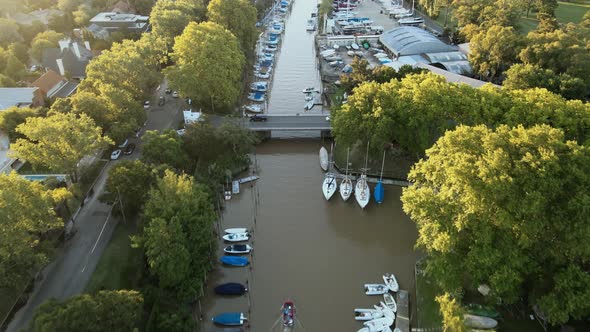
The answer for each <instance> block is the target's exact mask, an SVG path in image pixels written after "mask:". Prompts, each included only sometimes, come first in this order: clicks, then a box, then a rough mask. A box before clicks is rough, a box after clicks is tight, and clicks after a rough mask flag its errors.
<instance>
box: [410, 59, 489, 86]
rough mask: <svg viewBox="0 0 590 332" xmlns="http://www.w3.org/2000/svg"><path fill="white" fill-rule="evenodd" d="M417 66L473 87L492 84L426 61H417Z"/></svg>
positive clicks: (448, 80)
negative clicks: (428, 63)
mask: <svg viewBox="0 0 590 332" xmlns="http://www.w3.org/2000/svg"><path fill="white" fill-rule="evenodd" d="M415 66H416V67H418V68H424V69H428V70H429V71H431V72H433V73H435V74H437V75H441V76H443V77H444V78H445V79H446V80H447V82H451V83H461V84H467V85H469V86H471V87H472V88H481V87H482V86H484V85H486V84H491V83H488V82H484V81H480V80H476V79H475V78H470V77H467V76H463V75H459V74H455V73H452V72H450V71H446V70H444V69H440V68H437V67H435V66H432V65H427V64H425V63H417V64H416V65H415ZM492 85H493V86H496V87H499V86H498V85H494V84H492Z"/></svg>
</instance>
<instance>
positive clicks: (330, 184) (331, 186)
mask: <svg viewBox="0 0 590 332" xmlns="http://www.w3.org/2000/svg"><path fill="white" fill-rule="evenodd" d="M333 149H334V145H332V149H330V158H331V157H332V150H333ZM329 165H330V166H331V165H332V160H330V163H329ZM330 166H328V170H329V169H330ZM337 188H338V182H336V175H335V174H334V173H331V172H328V173H326V177H325V178H324V183H322V192H323V193H324V197H325V198H326V200H327V201H329V200H330V198H332V196H333V195H334V193H335V192H336V189H337Z"/></svg>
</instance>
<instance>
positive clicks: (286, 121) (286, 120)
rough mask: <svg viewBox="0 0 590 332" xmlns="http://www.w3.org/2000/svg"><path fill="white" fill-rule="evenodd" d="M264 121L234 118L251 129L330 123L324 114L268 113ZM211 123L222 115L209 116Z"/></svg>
mask: <svg viewBox="0 0 590 332" xmlns="http://www.w3.org/2000/svg"><path fill="white" fill-rule="evenodd" d="M264 117H265V118H266V121H248V120H247V119H245V118H240V119H235V120H234V121H236V122H239V123H241V124H242V125H243V126H244V127H247V128H250V130H253V131H268V130H275V131H276V130H290V131H291V130H295V131H305V130H330V129H332V124H331V123H330V120H329V117H327V116H326V115H269V114H265V115H264ZM209 118H210V121H211V123H213V124H215V125H218V124H220V123H221V122H222V121H224V118H223V117H214V116H209Z"/></svg>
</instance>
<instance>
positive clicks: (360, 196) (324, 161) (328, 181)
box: [319, 144, 385, 209]
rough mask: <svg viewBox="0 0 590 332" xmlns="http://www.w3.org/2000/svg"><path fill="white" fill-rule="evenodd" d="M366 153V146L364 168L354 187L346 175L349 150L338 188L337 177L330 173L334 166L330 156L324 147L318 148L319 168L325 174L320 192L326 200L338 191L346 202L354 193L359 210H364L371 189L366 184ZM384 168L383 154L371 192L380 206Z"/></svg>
mask: <svg viewBox="0 0 590 332" xmlns="http://www.w3.org/2000/svg"><path fill="white" fill-rule="evenodd" d="M368 152H369V145H368V144H367V154H366V156H365V167H364V168H361V174H360V176H359V177H358V179H357V181H356V185H353V181H352V177H351V175H350V174H349V173H348V165H349V163H348V160H349V156H350V149H348V151H347V152H346V172H345V173H344V178H343V179H342V181H341V182H340V186H338V176H337V175H336V174H335V173H333V172H331V171H330V170H331V168H332V165H333V164H334V162H333V160H332V158H331V157H330V156H331V155H332V154H330V155H328V151H327V150H326V148H325V147H323V146H322V147H321V148H320V154H319V157H320V167H321V168H322V169H323V170H324V171H325V172H326V175H325V177H324V181H323V183H322V192H323V194H324V197H325V198H326V200H328V201H329V200H330V198H332V196H333V195H334V193H336V191H337V190H338V189H339V191H340V197H342V200H343V201H345V202H346V201H347V200H348V199H349V198H350V196H352V193H354V197H355V199H356V201H357V203H358V205H359V206H360V207H361V208H363V209H364V208H365V207H366V206H367V205H368V204H369V201H370V199H371V188H370V187H369V184H368V182H367V173H366V172H367V170H368V168H367V163H368V157H369V155H368ZM384 166H385V152H384V153H383V162H382V164H381V176H380V178H379V181H378V182H377V185H376V186H375V189H374V191H373V198H374V199H375V202H377V204H381V203H382V202H383V198H384V195H385V189H384V187H383V167H384Z"/></svg>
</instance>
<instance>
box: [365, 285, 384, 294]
mask: <svg viewBox="0 0 590 332" xmlns="http://www.w3.org/2000/svg"><path fill="white" fill-rule="evenodd" d="M387 291H388V288H387V286H385V285H383V284H365V294H367V295H383V294H385V293H387Z"/></svg>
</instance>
